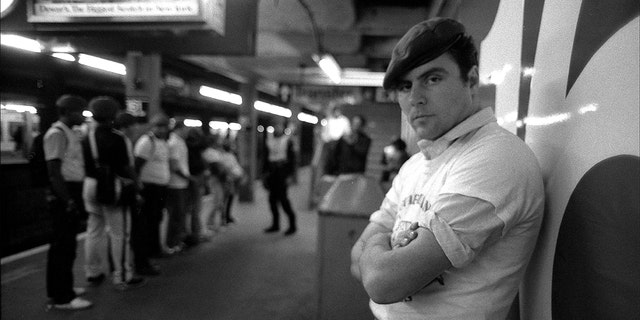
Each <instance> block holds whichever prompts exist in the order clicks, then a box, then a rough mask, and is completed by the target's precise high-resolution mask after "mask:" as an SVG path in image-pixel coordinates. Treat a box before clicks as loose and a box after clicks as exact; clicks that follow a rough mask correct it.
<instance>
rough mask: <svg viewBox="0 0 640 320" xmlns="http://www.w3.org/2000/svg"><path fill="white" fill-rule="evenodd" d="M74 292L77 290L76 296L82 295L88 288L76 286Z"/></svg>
mask: <svg viewBox="0 0 640 320" xmlns="http://www.w3.org/2000/svg"><path fill="white" fill-rule="evenodd" d="M73 292H75V294H76V296H81V295H84V294H85V293H87V288H85V287H74V288H73Z"/></svg>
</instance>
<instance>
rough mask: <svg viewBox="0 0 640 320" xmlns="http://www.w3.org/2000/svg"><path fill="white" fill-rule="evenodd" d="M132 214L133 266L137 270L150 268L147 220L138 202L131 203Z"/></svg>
mask: <svg viewBox="0 0 640 320" xmlns="http://www.w3.org/2000/svg"><path fill="white" fill-rule="evenodd" d="M129 211H130V212H131V233H130V242H131V251H133V264H134V266H135V267H136V268H148V267H149V266H150V263H149V252H148V250H147V242H146V239H147V237H148V236H147V225H148V223H147V219H146V217H145V216H144V215H143V214H142V206H141V205H140V204H138V203H137V201H136V200H132V201H130V202H129Z"/></svg>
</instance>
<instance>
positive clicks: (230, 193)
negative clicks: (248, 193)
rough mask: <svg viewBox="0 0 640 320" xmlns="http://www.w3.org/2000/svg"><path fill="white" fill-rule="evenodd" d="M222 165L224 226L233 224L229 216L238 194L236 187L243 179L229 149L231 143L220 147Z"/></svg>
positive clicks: (242, 173)
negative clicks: (223, 170) (223, 177)
mask: <svg viewBox="0 0 640 320" xmlns="http://www.w3.org/2000/svg"><path fill="white" fill-rule="evenodd" d="M222 150H223V154H222V163H223V164H224V168H225V173H226V174H225V179H224V219H223V220H224V222H225V223H226V224H229V223H234V222H235V219H234V218H233V217H232V216H231V209H232V208H233V200H234V198H235V195H236V193H237V192H238V185H239V184H240V183H242V180H243V179H244V178H245V175H244V169H242V166H240V163H239V162H238V158H237V157H236V155H235V153H234V152H233V150H232V149H231V143H229V142H225V143H224V144H223V145H222Z"/></svg>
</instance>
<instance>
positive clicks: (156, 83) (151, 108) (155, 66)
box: [125, 51, 163, 122]
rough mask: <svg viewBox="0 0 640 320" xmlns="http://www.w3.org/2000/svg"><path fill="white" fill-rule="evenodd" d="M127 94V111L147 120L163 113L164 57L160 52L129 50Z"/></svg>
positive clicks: (126, 79) (126, 78)
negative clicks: (145, 52) (148, 52)
mask: <svg viewBox="0 0 640 320" xmlns="http://www.w3.org/2000/svg"><path fill="white" fill-rule="evenodd" d="M126 67H127V75H126V76H125V94H126V102H125V103H126V107H127V112H129V113H131V114H133V115H134V116H136V117H141V118H144V119H145V122H147V121H148V120H149V119H150V118H151V117H153V116H154V115H156V114H158V113H162V112H163V111H162V108H161V98H160V90H161V89H162V57H161V56H160V54H157V53H151V54H143V53H141V52H135V51H130V52H127V61H126Z"/></svg>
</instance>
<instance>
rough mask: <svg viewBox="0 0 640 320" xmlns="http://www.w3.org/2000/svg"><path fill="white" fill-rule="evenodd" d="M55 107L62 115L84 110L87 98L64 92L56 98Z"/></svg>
mask: <svg viewBox="0 0 640 320" xmlns="http://www.w3.org/2000/svg"><path fill="white" fill-rule="evenodd" d="M56 108H57V109H58V114H59V115H61V116H64V115H67V114H69V113H70V112H74V111H81V110H85V109H86V108H87V100H85V99H84V98H82V97H80V96H77V95H73V94H65V95H63V96H61V97H60V98H58V100H56Z"/></svg>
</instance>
